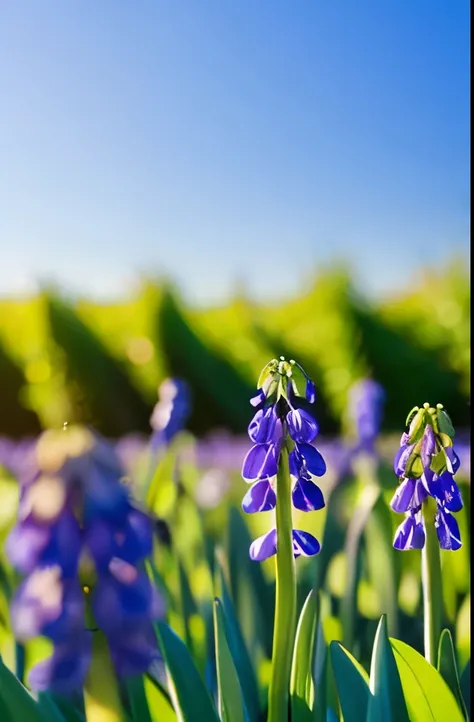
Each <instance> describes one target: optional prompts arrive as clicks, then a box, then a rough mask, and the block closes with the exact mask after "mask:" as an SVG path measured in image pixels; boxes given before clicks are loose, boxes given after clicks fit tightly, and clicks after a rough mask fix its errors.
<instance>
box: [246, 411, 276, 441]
mask: <svg viewBox="0 0 474 722" xmlns="http://www.w3.org/2000/svg"><path fill="white" fill-rule="evenodd" d="M277 420H278V417H277V413H276V411H275V407H274V406H270V407H269V408H268V409H260V410H259V411H257V413H256V414H255V416H254V417H253V419H252V421H251V422H250V424H249V429H248V432H249V436H250V439H251V440H252V441H253V442H254V443H255V444H267V443H268V442H269V441H277V439H275V438H274V436H275V427H276V423H277Z"/></svg>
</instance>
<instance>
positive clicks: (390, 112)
mask: <svg viewBox="0 0 474 722" xmlns="http://www.w3.org/2000/svg"><path fill="white" fill-rule="evenodd" d="M469 42H470V37H469V3H468V2H467V0H456V2H452V0H439V1H438V2H433V0H416V1H413V0H384V1H383V2H380V0H358V2H352V1H351V0H331V1H328V0H297V2H288V0H258V1H256V0H228V2H220V1H219V0H200V1H199V2H195V1H194V0H187V1H184V0H140V2H136V1H135V0H100V1H97V0H67V2H65V0H41V2H38V0H16V1H15V2H9V3H2V5H1V8H0V98H1V112H0V294H1V295H6V294H10V293H17V292H23V291H25V290H28V289H31V288H33V287H34V284H35V282H36V281H43V280H53V279H54V280H56V281H58V282H59V283H60V284H62V285H63V286H64V288H66V289H68V290H69V291H71V292H73V293H81V294H85V293H90V294H92V295H94V296H96V297H102V298H106V297H112V296H117V295H121V294H122V293H124V291H125V289H126V288H128V284H129V283H130V280H131V279H132V277H133V276H134V275H135V274H136V273H140V272H144V273H147V274H157V275H164V274H166V275H169V276H170V277H171V278H172V279H173V280H174V281H176V282H177V284H178V285H179V287H180V288H181V290H182V291H183V294H184V296H185V297H186V298H187V299H188V300H190V301H196V302H199V303H207V302H215V301H218V300H221V299H225V298H226V297H228V296H229V294H230V293H231V292H232V290H233V288H234V285H235V282H236V281H239V282H244V283H245V285H246V286H247V288H248V289H249V292H250V293H251V294H252V295H253V296H254V297H256V298H267V299H271V298H277V297H279V296H282V295H286V294H290V293H293V292H295V291H297V290H298V289H300V288H302V287H303V286H304V284H305V283H306V282H307V280H308V278H309V277H310V275H311V273H313V272H314V271H317V270H318V268H320V267H321V266H324V265H325V264H327V263H329V262H331V261H332V260H338V259H339V260H341V259H342V260H344V261H348V262H350V263H352V264H353V266H354V269H355V272H356V274H357V278H358V280H359V282H360V284H361V285H362V286H363V288H364V290H367V291H368V292H369V293H373V294H377V293H380V292H384V291H387V290H392V289H396V288H399V287H404V286H406V285H407V284H409V283H410V282H411V281H412V279H413V274H414V273H415V272H416V269H417V268H418V267H420V266H421V265H423V264H433V265H437V264H440V263H442V262H443V261H444V260H446V259H448V258H450V257H451V256H452V255H453V254H455V253H458V254H461V255H463V254H464V255H466V256H467V253H468V247H469V233H470V226H469V214H470V205H469V204H470V197H469V196H470V186H469V152H470V135H469V83H470V78H469Z"/></svg>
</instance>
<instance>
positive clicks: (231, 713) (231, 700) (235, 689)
mask: <svg viewBox="0 0 474 722" xmlns="http://www.w3.org/2000/svg"><path fill="white" fill-rule="evenodd" d="M214 638H215V649H216V669H217V690H218V700H219V702H218V704H219V714H220V718H221V720H222V722H245V719H246V714H245V708H244V705H243V698H242V691H241V689H240V682H239V677H238V675H237V671H236V668H235V664H234V660H233V659H232V654H231V652H230V649H229V643H228V641H227V637H226V633H225V620H224V612H223V609H222V602H221V601H220V599H217V598H216V599H215V600H214Z"/></svg>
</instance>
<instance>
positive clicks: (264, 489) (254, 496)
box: [242, 479, 276, 514]
mask: <svg viewBox="0 0 474 722" xmlns="http://www.w3.org/2000/svg"><path fill="white" fill-rule="evenodd" d="M275 506H276V495H275V492H274V491H273V489H272V486H271V484H270V482H269V480H268V479H263V480H262V481H257V482H256V483H255V484H253V486H251V487H250V489H249V490H248V492H247V493H246V495H245V496H244V498H243V501H242V509H243V510H244V511H245V512H246V513H247V514H255V513H256V512H258V511H270V510H271V509H274V508H275Z"/></svg>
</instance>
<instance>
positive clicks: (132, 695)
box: [125, 677, 152, 722]
mask: <svg viewBox="0 0 474 722" xmlns="http://www.w3.org/2000/svg"><path fill="white" fill-rule="evenodd" d="M125 687H126V689H127V693H128V698H129V701H130V707H131V709H132V720H133V722H152V716H151V714H150V710H149V707H148V701H147V698H146V694H145V686H144V680H143V677H131V678H130V679H127V681H126V683H125Z"/></svg>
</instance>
